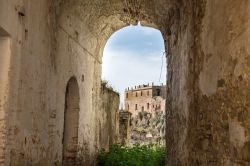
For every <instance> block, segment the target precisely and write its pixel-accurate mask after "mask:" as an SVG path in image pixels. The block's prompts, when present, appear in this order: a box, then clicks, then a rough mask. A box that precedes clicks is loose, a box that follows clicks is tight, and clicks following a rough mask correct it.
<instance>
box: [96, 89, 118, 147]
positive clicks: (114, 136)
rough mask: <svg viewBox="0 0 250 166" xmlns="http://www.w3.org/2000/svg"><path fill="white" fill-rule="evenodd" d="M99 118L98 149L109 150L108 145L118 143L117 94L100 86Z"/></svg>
mask: <svg viewBox="0 0 250 166" xmlns="http://www.w3.org/2000/svg"><path fill="white" fill-rule="evenodd" d="M100 99H101V104H100V110H99V113H98V117H99V121H98V122H99V134H98V136H99V149H102V148H103V149H106V150H107V149H109V146H110V145H113V144H116V143H119V105H120V96H119V94H118V93H117V92H114V91H113V90H111V89H109V88H107V87H106V85H105V84H102V89H101V94H100Z"/></svg>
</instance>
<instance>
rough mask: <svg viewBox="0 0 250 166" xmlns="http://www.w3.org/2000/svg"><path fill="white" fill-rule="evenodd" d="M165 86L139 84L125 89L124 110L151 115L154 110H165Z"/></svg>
mask: <svg viewBox="0 0 250 166" xmlns="http://www.w3.org/2000/svg"><path fill="white" fill-rule="evenodd" d="M165 103H166V86H163V85H162V86H155V85H153V84H152V85H151V86H150V85H149V84H147V85H146V84H145V85H139V86H135V88H128V89H126V90H125V110H126V111H129V112H131V113H132V117H135V116H136V115H138V112H143V111H145V112H148V113H151V114H152V115H153V116H154V115H155V112H156V111H161V112H165Z"/></svg>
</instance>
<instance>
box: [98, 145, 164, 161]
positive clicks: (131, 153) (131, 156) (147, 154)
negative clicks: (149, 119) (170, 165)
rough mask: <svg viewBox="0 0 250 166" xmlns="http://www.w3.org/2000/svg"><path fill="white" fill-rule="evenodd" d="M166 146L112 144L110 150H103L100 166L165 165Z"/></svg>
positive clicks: (100, 156)
mask: <svg viewBox="0 0 250 166" xmlns="http://www.w3.org/2000/svg"><path fill="white" fill-rule="evenodd" d="M165 154H166V152H165V148H164V147H162V146H158V145H136V146H133V147H126V146H121V145H112V146H111V147H110V149H109V151H108V152H106V151H104V150H103V151H101V153H100V155H99V159H98V165H99V166H164V165H165Z"/></svg>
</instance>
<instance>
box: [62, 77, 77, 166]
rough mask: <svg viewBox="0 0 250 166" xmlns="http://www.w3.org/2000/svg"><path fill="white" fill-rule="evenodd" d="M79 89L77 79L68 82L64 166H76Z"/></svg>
mask: <svg viewBox="0 0 250 166" xmlns="http://www.w3.org/2000/svg"><path fill="white" fill-rule="evenodd" d="M79 100H80V96H79V87H78V84H77V80H76V78H75V77H71V78H70V80H69V81H68V84H67V87H66V93H65V111H64V131H63V141H62V142H63V166H70V165H72V166H73V165H76V159H77V149H78V147H77V145H78V125H79V111H80V108H79Z"/></svg>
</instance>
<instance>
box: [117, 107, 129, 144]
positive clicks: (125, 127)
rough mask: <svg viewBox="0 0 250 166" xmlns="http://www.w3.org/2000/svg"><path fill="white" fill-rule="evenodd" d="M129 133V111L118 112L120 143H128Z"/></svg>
mask: <svg viewBox="0 0 250 166" xmlns="http://www.w3.org/2000/svg"><path fill="white" fill-rule="evenodd" d="M130 134H131V113H130V112H128V111H120V112H119V137H120V143H121V144H122V145H128V143H129V140H130V136H131V135H130Z"/></svg>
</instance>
